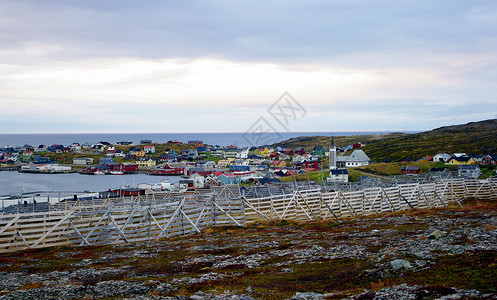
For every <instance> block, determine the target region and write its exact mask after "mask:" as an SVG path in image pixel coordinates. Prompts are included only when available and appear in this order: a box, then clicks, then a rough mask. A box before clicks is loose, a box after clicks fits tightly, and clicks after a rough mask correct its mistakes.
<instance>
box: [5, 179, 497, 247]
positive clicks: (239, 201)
mask: <svg viewBox="0 0 497 300" xmlns="http://www.w3.org/2000/svg"><path fill="white" fill-rule="evenodd" d="M264 189H265V190H266V191H267V193H264V194H262V193H259V194H257V193H248V196H246V194H243V195H242V194H240V187H239V186H225V187H219V188H215V189H214V190H213V191H212V192H211V193H205V194H194V195H183V196H178V195H171V194H169V193H155V194H152V195H146V196H138V197H127V198H119V199H114V200H111V199H94V200H92V201H74V202H73V201H71V202H65V203H59V204H58V205H55V206H52V207H51V210H50V211H45V212H32V213H15V214H1V215H0V252H8V251H17V250H21V249H29V248H41V247H51V246H60V245H97V244H122V243H134V242H144V241H153V240H157V239H160V238H164V237H170V236H177V235H184V234H188V233H194V232H200V230H201V229H202V228H205V227H206V226H217V225H235V226H245V224H246V223H251V222H254V221H257V220H268V219H281V220H283V219H288V220H290V219H291V220H321V219H330V218H331V219H333V218H335V219H339V218H344V217H355V216H361V215H370V214H380V213H383V212H393V211H399V210H405V209H414V208H435V207H443V206H447V205H448V204H450V203H456V204H459V205H460V203H461V201H463V200H464V199H466V198H468V197H475V198H487V199H489V198H490V199H492V198H493V199H497V182H496V181H494V180H492V179H490V180H485V181H478V180H464V179H450V180H440V181H437V182H432V183H406V184H399V185H397V186H393V187H392V186H389V187H370V188H365V189H361V190H359V189H357V190H351V191H340V190H332V191H329V190H328V191H327V190H324V189H320V188H316V187H311V186H310V187H309V188H307V189H298V188H296V189H293V190H292V189H280V190H277V189H272V190H271V189H270V188H265V187H264Z"/></svg>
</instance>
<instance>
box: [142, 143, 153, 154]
mask: <svg viewBox="0 0 497 300" xmlns="http://www.w3.org/2000/svg"><path fill="white" fill-rule="evenodd" d="M143 151H145V153H155V147H154V145H146V146H145V147H143Z"/></svg>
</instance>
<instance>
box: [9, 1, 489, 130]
mask: <svg viewBox="0 0 497 300" xmlns="http://www.w3.org/2000/svg"><path fill="white" fill-rule="evenodd" d="M285 92H288V93H289V95H291V97H289V96H288V95H287V96H285V97H283V99H281V100H280V101H279V102H278V100H279V99H280V97H281V96H282V95H283V94H284V93H285ZM288 99H290V100H288ZM285 101H290V102H285ZM276 102H278V103H277V104H276V106H273V104H274V103H276ZM282 103H283V104H284V103H286V104H287V105H286V106H285V105H283V106H282V105H281V104H282ZM288 104H292V107H293V108H292V109H291V110H290V111H289V112H290V113H288V111H287V113H285V112H284V111H285V107H286V109H288V107H289V106H288ZM271 107H272V109H273V114H271V113H270V111H271ZM297 108H298V110H297ZM274 109H281V110H280V112H283V113H284V114H286V115H287V117H286V119H285V120H284V121H285V122H283V123H280V122H278V121H281V118H280V120H277V118H278V114H276V115H275V114H274ZM0 111H1V114H0V115H1V118H0V133H45V132H46V133H59V132H60V133H65V132H69V133H70V132H83V133H86V132H227V131H229V132H245V131H247V130H252V129H253V128H254V123H255V124H257V122H259V123H261V120H263V121H264V122H262V123H261V124H265V125H264V126H266V127H268V128H272V129H273V130H276V131H281V130H290V131H327V132H330V131H359V130H363V131H371V130H374V131H376V130H377V131H402V130H407V131H413V130H429V129H430V127H431V128H436V127H441V126H445V125H452V124H453V123H455V124H462V123H466V122H470V121H479V120H484V119H493V118H495V117H496V114H497V1H440V0H437V1H432V0H429V1H399V0H392V1H360V0H358V1H350V0H343V1H334V0H331V1H330V0H323V1H312V0H311V1H309V0H300V1H294V0H285V1H258V0H250V1H227V0H226V1H223V0H219V1H151V0H145V1H122V0H105V1H102V0H96V1H82V0H81V1H52V0H46V1H34V0H33V1H23V0H13V1H6V0H0ZM274 116H276V118H275V117H274ZM279 116H280V117H281V116H283V115H282V114H280V115H279ZM261 118H262V119H261ZM256 127H257V126H256Z"/></svg>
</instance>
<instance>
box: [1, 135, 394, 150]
mask: <svg viewBox="0 0 497 300" xmlns="http://www.w3.org/2000/svg"><path fill="white" fill-rule="evenodd" d="M386 133H390V131H338V132H263V133H260V132H259V133H257V132H254V133H251V132H222V133H53V134H0V147H5V146H7V145H8V146H13V147H16V146H24V145H26V144H27V145H32V146H35V147H37V146H38V145H49V146H50V145H53V144H61V145H64V146H69V145H71V144H72V143H75V142H76V143H80V144H83V143H92V144H94V143H98V142H102V141H105V142H109V143H111V144H116V143H117V142H121V141H128V142H132V143H134V144H139V143H140V141H142V140H151V141H152V142H153V143H167V142H168V141H180V142H183V143H187V142H188V141H192V140H200V141H202V142H203V143H205V144H208V145H219V146H229V145H234V146H237V147H239V148H240V147H252V146H262V145H270V144H274V143H277V142H281V141H284V140H287V139H290V138H295V137H299V136H332V135H335V136H347V135H368V134H386Z"/></svg>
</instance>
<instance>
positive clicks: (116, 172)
mask: <svg viewBox="0 0 497 300" xmlns="http://www.w3.org/2000/svg"><path fill="white" fill-rule="evenodd" d="M107 174H110V175H123V174H124V172H123V171H117V170H114V171H110V172H109V173H107Z"/></svg>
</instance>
